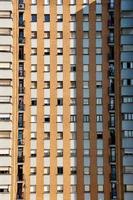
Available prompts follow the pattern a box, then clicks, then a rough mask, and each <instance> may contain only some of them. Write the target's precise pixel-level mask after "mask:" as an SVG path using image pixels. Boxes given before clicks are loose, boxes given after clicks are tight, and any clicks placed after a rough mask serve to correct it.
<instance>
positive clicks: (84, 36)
mask: <svg viewBox="0 0 133 200" xmlns="http://www.w3.org/2000/svg"><path fill="white" fill-rule="evenodd" d="M83 38H84V39H86V38H89V33H88V31H83Z"/></svg>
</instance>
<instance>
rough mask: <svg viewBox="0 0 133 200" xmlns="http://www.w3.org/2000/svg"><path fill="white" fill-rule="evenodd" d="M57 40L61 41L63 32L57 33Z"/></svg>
mask: <svg viewBox="0 0 133 200" xmlns="http://www.w3.org/2000/svg"><path fill="white" fill-rule="evenodd" d="M57 38H58V39H62V38H63V32H62V31H57Z"/></svg>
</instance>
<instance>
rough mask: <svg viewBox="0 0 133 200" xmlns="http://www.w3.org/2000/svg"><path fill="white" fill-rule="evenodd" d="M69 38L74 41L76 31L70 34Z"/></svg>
mask: <svg viewBox="0 0 133 200" xmlns="http://www.w3.org/2000/svg"><path fill="white" fill-rule="evenodd" d="M70 38H72V39H75V38H76V31H71V32H70Z"/></svg>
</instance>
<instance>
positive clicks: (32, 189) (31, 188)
mask: <svg viewBox="0 0 133 200" xmlns="http://www.w3.org/2000/svg"><path fill="white" fill-rule="evenodd" d="M30 192H31V193H35V192H36V186H35V185H31V186H30Z"/></svg>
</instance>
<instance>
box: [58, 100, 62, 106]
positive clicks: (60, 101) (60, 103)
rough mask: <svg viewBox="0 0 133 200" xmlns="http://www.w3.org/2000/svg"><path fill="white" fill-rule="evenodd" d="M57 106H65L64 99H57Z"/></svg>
mask: <svg viewBox="0 0 133 200" xmlns="http://www.w3.org/2000/svg"><path fill="white" fill-rule="evenodd" d="M57 105H58V106H61V105H63V99H62V98H61V99H57Z"/></svg>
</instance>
